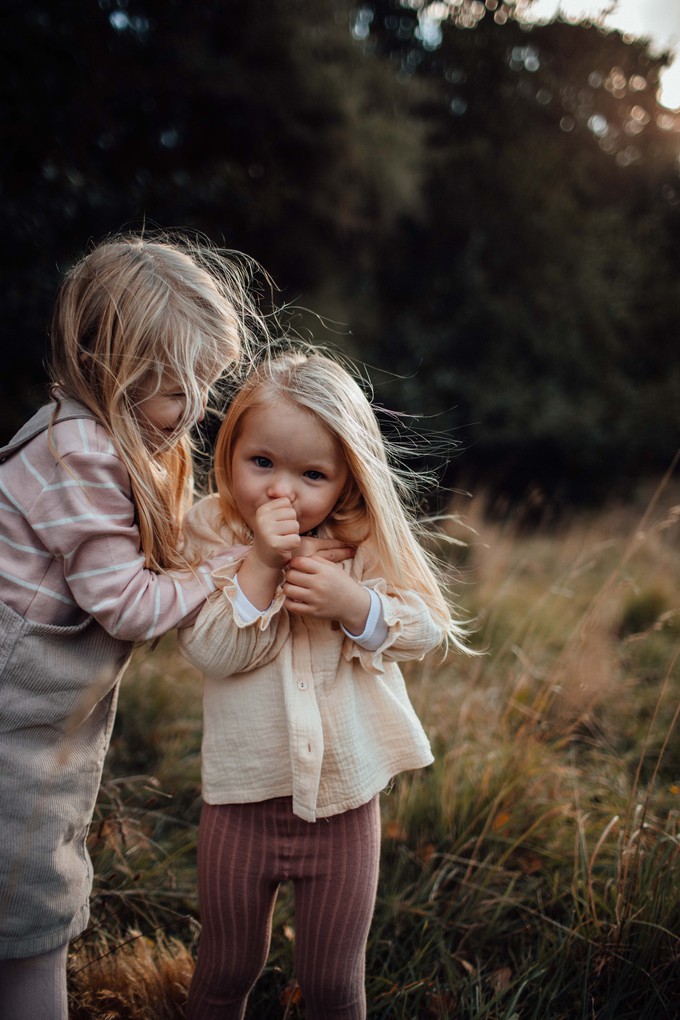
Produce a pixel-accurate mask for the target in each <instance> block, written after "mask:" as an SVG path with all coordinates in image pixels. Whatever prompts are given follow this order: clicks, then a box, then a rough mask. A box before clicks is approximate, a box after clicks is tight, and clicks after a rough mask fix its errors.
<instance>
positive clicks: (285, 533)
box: [238, 496, 300, 610]
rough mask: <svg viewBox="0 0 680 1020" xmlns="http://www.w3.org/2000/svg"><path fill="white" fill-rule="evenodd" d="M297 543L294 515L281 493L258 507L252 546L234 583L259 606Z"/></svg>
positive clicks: (266, 603)
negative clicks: (278, 497)
mask: <svg viewBox="0 0 680 1020" xmlns="http://www.w3.org/2000/svg"><path fill="white" fill-rule="evenodd" d="M299 546H300V527H299V525H298V520H297V515H296V513H295V510H294V509H293V506H292V504H291V502H290V500H289V499H287V498H286V497H285V496H284V497H281V498H280V499H272V500H270V501H269V502H268V503H265V504H264V505H263V506H261V507H259V509H258V510H257V512H256V514H255V522H254V524H253V546H252V549H251V550H250V552H249V553H248V555H247V556H246V558H245V560H244V562H243V564H242V566H241V568H240V569H239V572H238V583H239V585H240V588H241V591H242V592H243V594H244V595H245V596H246V598H247V599H248V601H249V602H250V603H252V605H253V606H255V607H256V608H257V609H259V610H265V609H267V607H268V606H269V605H270V604H271V601H272V599H273V598H274V593H275V592H276V589H277V587H278V585H279V583H280V581H281V578H282V570H283V568H284V567H285V566H286V564H287V563H288V562H289V560H290V559H291V557H292V556H293V554H294V552H295V551H296V550H297V549H298V548H299Z"/></svg>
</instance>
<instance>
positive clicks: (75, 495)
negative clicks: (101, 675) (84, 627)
mask: <svg viewBox="0 0 680 1020" xmlns="http://www.w3.org/2000/svg"><path fill="white" fill-rule="evenodd" d="M51 437H52V443H53V446H54V448H56V450H57V451H58V454H59V458H60V459H58V458H56V457H55V456H54V453H53V451H52V449H51V448H50V445H49V442H48V433H47V432H46V431H45V432H42V433H40V434H39V435H38V436H36V437H35V438H34V439H32V440H30V442H28V443H27V444H26V445H25V446H24V447H23V448H22V449H20V450H19V451H17V452H16V453H14V454H13V455H12V456H10V457H8V459H7V460H6V461H4V462H3V463H0V601H2V602H4V603H5V604H6V605H8V606H9V607H10V608H11V609H13V610H14V611H15V612H16V613H18V614H19V615H20V616H23V617H25V618H27V619H29V620H32V621H34V622H38V623H49V624H56V625H61V626H68V625H72V624H76V623H79V622H80V621H81V620H83V619H84V617H85V616H86V615H89V616H93V617H94V618H95V619H96V620H97V621H98V622H99V623H100V624H101V626H102V627H103V628H104V629H105V630H106V631H108V633H110V634H112V635H114V636H115V637H117V638H120V639H121V640H123V641H144V640H147V639H149V638H153V637H157V636H159V635H161V634H164V633H165V632H166V631H168V630H171V629H172V628H173V627H176V626H177V625H178V624H180V623H187V622H188V621H189V620H191V619H192V618H193V616H194V615H195V613H196V612H197V611H198V609H200V607H201V605H202V603H203V602H204V600H205V598H206V597H207V595H208V594H210V592H212V591H214V589H215V586H214V584H213V581H212V578H211V571H212V570H213V569H216V568H217V567H218V566H220V565H223V564H225V563H226V562H228V561H229V560H230V558H231V554H230V553H229V552H227V551H226V550H225V553H224V554H219V555H217V556H215V557H213V559H211V560H207V561H206V562H205V563H203V564H201V565H200V567H198V568H197V569H196V570H195V571H191V570H186V571H171V572H168V573H162V574H156V573H154V572H153V571H151V570H148V569H146V568H145V567H144V557H143V556H142V553H141V550H140V537H139V530H138V527H137V525H136V523H135V513H134V503H133V500H132V493H131V488H130V481H129V477H128V474H127V471H126V470H125V467H124V466H123V463H122V461H121V459H120V457H119V456H118V454H117V452H116V450H115V447H114V445H113V443H112V441H111V438H110V436H109V434H108V432H107V431H106V429H105V428H104V427H103V426H102V425H100V424H99V423H98V422H95V421H93V420H91V419H89V418H77V419H74V420H69V421H62V422H58V423H57V424H56V425H54V426H53V428H52V430H51Z"/></svg>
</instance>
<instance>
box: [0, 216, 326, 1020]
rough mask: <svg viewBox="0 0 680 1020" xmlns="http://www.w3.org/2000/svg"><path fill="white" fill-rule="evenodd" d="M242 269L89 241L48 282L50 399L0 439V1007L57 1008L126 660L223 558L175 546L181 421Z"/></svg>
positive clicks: (160, 244) (228, 353)
mask: <svg viewBox="0 0 680 1020" xmlns="http://www.w3.org/2000/svg"><path fill="white" fill-rule="evenodd" d="M256 268H257V267H255V265H254V263H252V262H250V261H249V260H248V259H246V258H244V257H242V256H239V257H232V256H230V255H226V254H223V253H221V252H220V251H218V250H216V249H214V248H213V247H212V246H210V245H208V244H206V243H203V242H201V243H197V242H195V241H193V240H190V239H188V238H186V237H183V236H169V235H166V236H154V237H149V236H135V235H124V236H120V237H115V238H111V239H107V240H106V241H104V242H103V243H100V244H99V245H97V246H95V247H94V248H93V249H92V250H91V251H90V252H89V254H87V255H86V256H85V257H84V258H82V259H81V260H80V261H79V262H77V264H75V265H74V266H73V268H72V269H71V270H70V271H69V272H68V273H67V274H66V276H65V278H64V280H63V283H62V286H61V288H60V291H59V294H58V299H57V302H56V307H55V311H54V317H53V323H52V330H51V364H50V370H51V380H52V390H51V394H52V402H51V403H50V404H48V405H46V406H45V407H43V408H42V409H41V410H40V411H38V413H37V414H36V415H35V417H34V418H33V419H31V421H30V422H28V423H27V424H26V425H25V426H24V427H23V428H22V429H21V431H20V432H19V433H18V434H17V436H15V437H14V440H12V442H11V443H10V444H9V445H8V446H6V447H4V448H3V449H1V450H0V1020H28V1018H31V1020H35V1017H40V1020H63V1018H64V1017H65V1016H66V1015H67V1005H66V980H65V961H66V951H67V945H68V942H69V940H70V939H71V938H73V937H74V936H76V935H78V934H79V933H80V932H81V931H82V930H83V929H84V928H85V926H86V924H87V921H88V913H89V906H88V901H89V894H90V890H91V865H90V862H89V858H88V856H87V850H86V846H85V839H86V835H87V830H88V826H89V823H90V821H91V817H92V812H93V808H94V803H95V799H96V795H97V789H98V786H99V782H100V777H101V770H102V764H103V759H104V755H105V753H106V750H107V747H108V743H109V739H110V733H111V726H112V723H113V715H114V712H115V706H116V694H117V689H118V682H119V679H120V676H121V673H122V671H123V669H124V668H125V665H126V663H127V661H128V658H129V654H130V650H131V647H132V645H133V643H135V642H139V641H144V640H147V639H151V638H156V637H158V636H159V635H161V634H163V633H165V632H166V631H168V630H170V629H171V628H174V627H176V626H178V625H179V624H187V623H189V622H191V620H192V619H193V618H194V616H195V615H196V613H197V612H198V610H199V609H200V607H201V605H202V603H203V602H204V600H205V599H206V598H207V596H208V595H209V594H210V593H211V592H212V591H213V590H214V587H215V586H214V583H213V580H212V578H211V572H212V571H213V570H215V569H216V568H218V567H220V566H224V564H225V563H227V562H228V561H229V558H230V555H231V554H230V553H229V551H228V550H227V549H226V548H222V549H218V550H215V552H214V554H212V555H211V557H210V558H206V559H205V560H204V561H203V562H188V561H187V560H186V559H185V557H184V555H183V552H182V545H181V539H180V534H181V531H180V529H181V524H182V518H183V514H184V511H185V509H186V508H187V505H188V503H189V502H190V500H191V495H192V460H191V450H190V445H189V440H188V438H187V434H188V431H189V429H190V428H191V426H192V425H194V424H195V423H196V422H197V421H199V420H200V419H201V418H202V416H203V413H204V410H205V407H206V402H207V400H208V396H209V394H210V392H211V389H212V387H213V385H214V383H215V382H216V380H217V379H218V378H219V377H220V375H222V373H224V372H228V371H230V370H231V368H233V366H234V364H235V362H236V361H237V359H238V358H239V356H240V355H241V354H242V353H243V352H244V350H247V349H248V348H249V347H250V344H251V340H252V338H253V336H255V335H256V336H257V338H258V342H261V341H262V339H263V337H264V338H265V339H266V333H267V323H266V321H265V320H264V319H263V317H262V316H261V315H260V313H259V312H258V306H257V303H256V302H255V301H254V300H253V299H252V297H251V290H252V275H253V272H254V271H255V270H256ZM328 555H329V557H330V558H332V557H333V556H334V555H335V553H334V552H332V551H331V552H330V553H329V554H328ZM341 555H342V554H341Z"/></svg>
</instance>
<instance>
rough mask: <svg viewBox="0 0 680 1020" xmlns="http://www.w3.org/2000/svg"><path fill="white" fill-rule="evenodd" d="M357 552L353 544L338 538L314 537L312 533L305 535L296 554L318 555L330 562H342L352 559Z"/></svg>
mask: <svg viewBox="0 0 680 1020" xmlns="http://www.w3.org/2000/svg"><path fill="white" fill-rule="evenodd" d="M355 553H356V549H355V548H354V546H353V545H347V543H346V542H340V541H339V540H338V539H337V538H312V536H311V535H303V536H302V537H301V539H300V547H299V549H297V550H296V553H295V555H296V556H318V557H320V558H321V559H323V560H328V562H329V563H340V562H342V560H351V559H352V557H353V556H354V555H355Z"/></svg>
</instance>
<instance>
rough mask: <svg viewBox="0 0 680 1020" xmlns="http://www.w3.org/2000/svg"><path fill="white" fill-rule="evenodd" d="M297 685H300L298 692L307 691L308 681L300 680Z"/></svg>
mask: <svg viewBox="0 0 680 1020" xmlns="http://www.w3.org/2000/svg"><path fill="white" fill-rule="evenodd" d="M297 685H298V690H299V691H306V690H307V681H306V680H298V682H297Z"/></svg>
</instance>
